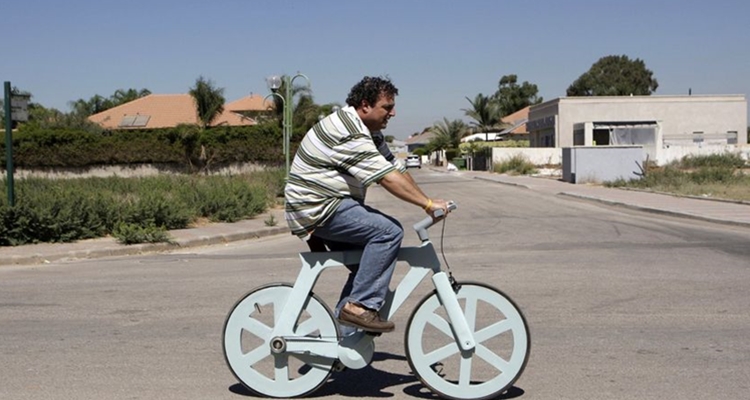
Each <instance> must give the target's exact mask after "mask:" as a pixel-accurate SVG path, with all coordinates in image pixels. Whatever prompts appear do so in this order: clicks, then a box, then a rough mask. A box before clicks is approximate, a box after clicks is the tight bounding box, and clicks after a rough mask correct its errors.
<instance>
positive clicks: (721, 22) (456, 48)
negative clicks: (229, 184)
mask: <svg viewBox="0 0 750 400" xmlns="http://www.w3.org/2000/svg"><path fill="white" fill-rule="evenodd" d="M749 16H750V1H748V0H715V1H697V0H664V1H660V0H650V1H646V0H632V1H628V0H622V1H603V0H565V1H561V0H554V1H552V0H549V1H548V0H544V1H522V0H510V1H508V0H505V1H500V0H494V1H493V0H476V1H471V0H466V1H456V0H431V1H427V0H421V1H418V0H401V1H395V0H393V1H380V2H373V1H358V0H347V1H340V0H325V1H322V0H321V1H310V0H287V1H285V0H257V1H256V0H216V1H206V0H200V1H196V0H179V1H177V0H151V1H141V0H132V1H110V0H99V1H90V0H68V1H57V0H55V1H52V0H2V5H0V18H1V21H2V22H1V23H2V27H3V28H2V32H3V33H2V34H0V35H1V38H0V80H2V81H11V83H12V84H13V86H17V87H18V88H19V89H22V90H25V91H29V92H31V93H32V95H33V98H32V101H34V102H37V103H40V104H42V105H44V106H45V107H54V108H57V109H60V110H62V111H69V105H68V103H69V102H70V101H72V100H77V99H80V98H83V99H86V100H88V99H89V98H90V97H92V96H94V95H96V94H99V95H102V96H105V97H109V96H110V95H112V94H113V93H114V92H115V91H116V90H117V89H121V88H122V89H129V88H135V89H143V88H146V89H149V90H151V91H152V92H153V93H164V94H173V93H186V92H187V91H188V90H189V88H190V87H191V86H193V85H194V83H195V80H196V79H197V78H198V77H199V76H204V77H206V78H208V79H210V80H212V81H213V82H214V84H215V85H216V86H217V87H222V88H224V89H225V92H224V95H225V97H226V98H227V101H233V100H236V99H238V98H241V97H243V96H246V95H248V94H250V93H257V94H261V95H266V94H267V93H268V89H267V87H266V83H265V77H266V76H269V75H273V74H290V75H293V74H295V73H297V72H298V71H299V72H302V73H304V74H305V75H307V76H308V77H309V78H310V81H311V86H312V90H313V94H314V96H315V101H316V102H317V103H320V104H324V103H330V102H339V103H342V104H343V103H344V100H345V98H346V95H347V93H348V91H349V89H350V88H351V86H352V85H353V84H354V83H356V82H357V81H359V80H360V79H361V78H362V77H363V76H366V75H371V76H378V75H387V76H389V77H390V78H391V79H392V80H393V82H394V83H395V84H396V86H397V87H398V88H399V91H400V95H399V96H398V98H397V104H396V113H397V115H396V117H395V119H393V120H392V121H391V123H390V124H389V126H388V129H387V130H386V132H385V133H386V134H389V135H393V136H395V137H397V138H406V137H407V136H409V135H410V134H412V133H414V132H417V131H421V130H422V129H423V128H425V127H428V126H431V125H433V124H434V123H435V122H438V121H440V120H442V118H443V117H447V118H449V119H455V118H461V119H465V117H464V113H463V111H462V109H464V108H467V107H469V103H468V101H467V100H466V97H470V98H474V96H475V95H476V94H477V93H483V94H485V95H489V94H492V93H494V92H495V90H497V84H498V81H499V79H500V77H502V76H503V75H509V74H516V75H518V79H519V83H520V82H523V81H529V82H530V83H534V84H536V85H537V86H538V87H539V94H540V95H541V96H543V97H544V99H545V100H551V99H554V98H556V97H561V96H564V95H565V90H566V89H567V87H568V86H569V85H570V84H571V83H572V82H573V81H574V80H575V79H576V78H578V77H579V76H580V75H581V74H583V73H584V72H586V71H587V70H588V69H589V68H590V67H591V65H592V64H593V63H595V62H596V61H597V60H599V59H600V58H601V57H604V56H607V55H623V54H624V55H627V56H628V57H630V58H631V59H635V58H640V59H642V60H644V61H645V63H646V67H647V68H649V69H651V70H652V71H653V72H654V77H655V78H656V79H657V80H658V82H659V88H658V89H657V91H656V93H655V94H657V95H676V94H687V93H688V90H689V89H692V93H693V94H694V95H695V94H744V95H745V96H746V98H750V50H748V49H750V18H749ZM302 81H303V80H302V79H298V80H297V81H296V82H297V83H299V82H302Z"/></svg>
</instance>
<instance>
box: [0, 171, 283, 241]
mask: <svg viewBox="0 0 750 400" xmlns="http://www.w3.org/2000/svg"><path fill="white" fill-rule="evenodd" d="M283 176H284V173H283V171H281V172H279V171H276V170H269V171H263V172H258V173H252V174H246V175H237V176H203V175H201V176H198V175H177V176H157V177H147V178H120V177H112V178H83V179H68V180H54V179H40V178H27V179H23V180H18V181H17V184H16V188H17V190H16V205H15V206H14V207H10V206H9V205H8V204H7V198H4V197H3V196H0V197H3V198H2V199H0V220H2V226H0V245H3V246H15V245H21V244H27V243H38V242H69V241H75V240H80V239H87V238H94V237H101V236H105V235H107V234H112V235H115V236H116V237H118V239H119V238H120V237H127V239H126V240H123V242H127V243H134V242H133V240H142V241H153V240H157V239H158V240H159V241H161V239H159V235H158V230H161V229H163V230H169V229H181V228H186V227H188V226H189V225H190V223H191V222H193V221H194V220H195V219H197V218H199V217H205V218H209V219H211V220H212V221H227V222H231V221H237V220H239V219H243V218H249V217H253V216H255V215H257V214H260V213H262V212H264V211H265V210H266V209H267V208H268V206H269V204H274V202H275V200H276V196H275V195H276V194H277V193H278V192H279V190H280V189H279V188H280V187H283V178H282V177H283ZM0 182H3V184H4V180H0ZM269 191H270V192H269ZM135 227H140V230H139V229H136V228H135ZM134 238H141V239H134Z"/></svg>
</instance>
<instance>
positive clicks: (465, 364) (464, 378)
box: [458, 357, 471, 388]
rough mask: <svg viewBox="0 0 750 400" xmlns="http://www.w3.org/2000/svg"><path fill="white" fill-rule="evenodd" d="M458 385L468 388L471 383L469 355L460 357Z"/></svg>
mask: <svg viewBox="0 0 750 400" xmlns="http://www.w3.org/2000/svg"><path fill="white" fill-rule="evenodd" d="M460 369H461V370H460V375H459V376H458V386H461V387H465V388H468V387H469V385H471V357H461V366H460Z"/></svg>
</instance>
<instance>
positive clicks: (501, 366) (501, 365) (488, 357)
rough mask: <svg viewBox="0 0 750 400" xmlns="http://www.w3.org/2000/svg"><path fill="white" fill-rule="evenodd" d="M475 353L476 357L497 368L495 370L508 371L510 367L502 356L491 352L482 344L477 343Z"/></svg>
mask: <svg viewBox="0 0 750 400" xmlns="http://www.w3.org/2000/svg"><path fill="white" fill-rule="evenodd" d="M476 354H477V356H478V357H480V358H481V359H483V360H484V361H486V362H487V363H489V364H490V365H492V366H494V367H495V368H497V370H498V371H500V372H505V371H508V370H509V369H510V367H511V365H510V363H508V362H507V361H506V360H505V359H504V358H502V357H500V356H499V355H497V354H495V353H493V352H492V351H491V350H490V349H488V348H487V347H486V346H484V345H477V347H476Z"/></svg>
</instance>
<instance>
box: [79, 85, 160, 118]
mask: <svg viewBox="0 0 750 400" xmlns="http://www.w3.org/2000/svg"><path fill="white" fill-rule="evenodd" d="M150 94H151V91H149V90H148V89H141V90H136V89H128V90H125V89H118V90H116V91H115V93H114V94H112V95H111V96H109V97H104V96H101V95H98V94H95V95H94V96H92V97H91V98H90V99H88V100H84V99H78V100H75V101H71V102H70V103H69V105H70V108H71V109H73V113H75V114H77V115H78V117H80V118H86V117H88V116H90V115H94V114H97V113H100V112H102V111H107V110H109V109H110V108H113V107H117V106H119V105H121V104H125V103H128V102H131V101H133V100H136V99H138V98H141V97H144V96H148V95H150Z"/></svg>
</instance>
